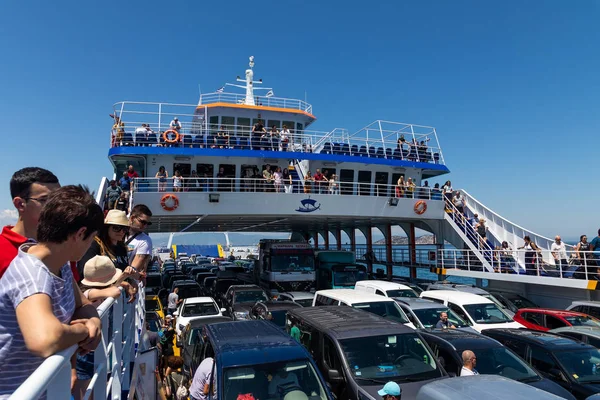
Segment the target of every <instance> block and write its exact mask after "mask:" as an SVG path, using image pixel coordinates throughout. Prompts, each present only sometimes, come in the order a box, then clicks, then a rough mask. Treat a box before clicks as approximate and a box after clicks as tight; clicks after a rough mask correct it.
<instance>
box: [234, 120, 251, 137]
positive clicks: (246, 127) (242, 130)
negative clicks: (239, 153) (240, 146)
mask: <svg viewBox="0 0 600 400" xmlns="http://www.w3.org/2000/svg"><path fill="white" fill-rule="evenodd" d="M236 128H237V129H236V130H237V135H238V136H243V137H249V136H250V132H252V126H251V125H250V118H238V119H237V127H236Z"/></svg>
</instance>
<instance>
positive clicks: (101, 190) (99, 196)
mask: <svg viewBox="0 0 600 400" xmlns="http://www.w3.org/2000/svg"><path fill="white" fill-rule="evenodd" d="M109 181H110V180H109V179H108V178H107V177H102V179H101V180H100V186H98V191H97V192H96V203H98V205H99V206H100V207H102V208H104V198H105V197H106V189H108V182H109Z"/></svg>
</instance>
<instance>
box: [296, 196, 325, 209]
mask: <svg viewBox="0 0 600 400" xmlns="http://www.w3.org/2000/svg"><path fill="white" fill-rule="evenodd" d="M300 204H301V205H300V207H298V208H297V209H296V211H298V212H303V213H310V212H314V211H317V210H320V209H321V203H318V202H317V201H316V200H313V199H311V198H310V197H309V198H308V199H304V200H300Z"/></svg>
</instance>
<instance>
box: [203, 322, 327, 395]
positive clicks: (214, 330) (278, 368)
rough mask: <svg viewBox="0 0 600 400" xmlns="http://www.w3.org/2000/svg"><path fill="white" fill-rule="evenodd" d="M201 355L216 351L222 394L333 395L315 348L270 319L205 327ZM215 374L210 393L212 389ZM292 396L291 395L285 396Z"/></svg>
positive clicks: (216, 374)
mask: <svg viewBox="0 0 600 400" xmlns="http://www.w3.org/2000/svg"><path fill="white" fill-rule="evenodd" d="M203 334H204V335H205V337H206V342H205V344H204V346H203V347H202V349H201V358H202V359H203V358H205V357H207V356H213V354H214V361H215V362H214V364H213V371H212V373H211V374H212V376H213V377H215V378H216V379H215V380H216V382H215V383H216V391H217V393H218V398H219V399H223V400H236V399H237V398H238V395H239V394H240V393H247V394H250V395H251V396H252V397H253V398H255V399H271V398H277V399H284V398H295V399H300V398H304V399H315V400H317V399H318V400H333V397H332V396H331V393H330V392H329V390H328V389H327V386H326V385H325V382H324V380H323V377H322V376H321V374H320V373H319V370H318V369H317V365H316V364H315V362H314V361H313V360H312V358H311V356H310V354H309V353H308V352H307V351H306V350H305V349H304V348H303V347H302V346H301V345H300V344H299V343H298V342H296V341H295V340H294V339H292V338H291V337H290V335H288V334H287V333H285V332H283V331H282V330H281V329H279V328H277V327H276V326H275V325H273V324H271V323H269V322H267V321H244V322H223V323H218V324H211V325H207V326H205V327H204V329H203ZM213 385H214V384H213V380H212V379H211V383H210V386H209V393H213V391H214V389H215V388H214V387H213ZM286 396H287V397H286Z"/></svg>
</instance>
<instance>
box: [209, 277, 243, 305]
mask: <svg viewBox="0 0 600 400" xmlns="http://www.w3.org/2000/svg"><path fill="white" fill-rule="evenodd" d="M239 283H240V281H238V280H237V279H228V278H226V279H222V278H220V277H219V276H218V275H217V280H216V281H215V284H214V286H213V293H212V294H213V299H215V301H216V302H217V303H218V304H219V305H220V306H221V307H225V293H227V291H228V290H229V288H230V287H231V286H234V285H238V284H239Z"/></svg>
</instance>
